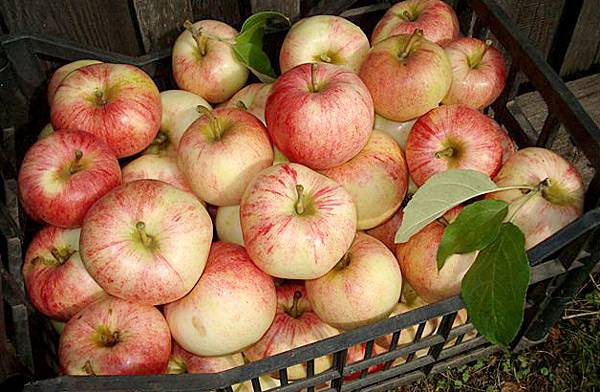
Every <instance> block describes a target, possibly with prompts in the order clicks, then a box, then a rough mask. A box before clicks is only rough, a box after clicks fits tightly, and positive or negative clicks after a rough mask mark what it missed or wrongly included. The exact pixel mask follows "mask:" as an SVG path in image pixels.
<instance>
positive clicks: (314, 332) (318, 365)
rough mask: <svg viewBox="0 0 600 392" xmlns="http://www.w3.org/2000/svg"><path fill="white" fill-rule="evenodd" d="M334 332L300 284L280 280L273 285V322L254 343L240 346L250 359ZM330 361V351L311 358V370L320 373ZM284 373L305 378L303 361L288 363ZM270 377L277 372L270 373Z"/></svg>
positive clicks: (311, 341) (322, 337)
mask: <svg viewBox="0 0 600 392" xmlns="http://www.w3.org/2000/svg"><path fill="white" fill-rule="evenodd" d="M337 334H339V331H338V330H337V329H335V328H333V327H331V326H329V325H327V324H325V323H324V322H323V321H321V320H320V319H319V317H318V316H317V315H316V314H315V313H314V312H313V311H312V306H311V303H310V302H309V300H308V299H307V298H306V291H305V289H304V286H303V285H302V284H298V283H289V284H283V285H281V286H279V287H277V313H276V314H275V319H274V320H273V323H272V324H271V326H270V327H269V329H268V331H267V332H266V333H265V334H264V336H263V337H262V338H261V339H260V340H259V341H258V342H257V343H255V344H254V345H252V346H251V347H249V348H247V349H245V350H244V355H245V356H246V358H247V359H249V360H250V361H259V360H261V359H263V358H266V357H270V356H273V355H277V354H280V353H282V352H285V351H289V350H292V349H294V348H296V347H300V346H304V345H307V344H310V343H314V342H317V341H319V340H323V339H326V338H329V337H331V336H335V335H337ZM331 365H332V357H331V355H326V356H322V357H319V358H317V359H315V364H314V372H315V374H319V373H322V372H324V371H325V370H327V369H329V368H331ZM287 374H288V378H289V379H290V380H299V379H302V378H305V377H306V365H305V364H299V365H294V366H291V367H289V368H288V369H287ZM273 377H277V378H278V377H279V375H278V374H273Z"/></svg>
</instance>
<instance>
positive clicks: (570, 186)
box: [487, 147, 585, 249]
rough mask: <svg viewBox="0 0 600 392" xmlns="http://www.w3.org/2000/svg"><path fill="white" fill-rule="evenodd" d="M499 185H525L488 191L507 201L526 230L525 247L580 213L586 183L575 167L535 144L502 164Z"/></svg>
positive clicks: (513, 219) (514, 219)
mask: <svg viewBox="0 0 600 392" xmlns="http://www.w3.org/2000/svg"><path fill="white" fill-rule="evenodd" d="M494 182H495V183H496V184H497V185H498V186H509V185H524V186H531V187H533V190H530V191H525V190H522V191H521V190H518V189H517V190H509V191H502V192H495V193H492V194H489V195H487V197H488V198H491V199H497V200H504V201H506V202H507V203H510V206H509V208H508V216H509V217H511V222H512V223H514V224H515V225H517V226H518V227H519V229H521V231H522V232H523V234H525V248H527V249H529V248H532V247H534V246H535V245H537V244H539V243H540V242H542V241H543V240H545V239H546V238H548V237H550V236H551V235H552V234H554V233H556V232H557V231H558V230H560V229H562V228H563V227H565V226H566V225H567V224H569V223H571V222H572V221H574V220H575V219H577V218H578V217H579V216H581V214H582V213H583V199H584V192H585V187H584V184H583V181H582V179H581V175H580V174H579V172H578V171H577V169H576V168H575V167H574V166H573V165H571V164H570V163H569V162H567V161H566V160H564V159H563V158H562V157H561V156H559V155H557V154H556V153H554V152H552V151H550V150H547V149H544V148H538V147H529V148H524V149H522V150H519V151H517V152H516V153H515V154H514V155H513V156H512V157H511V158H510V159H509V160H508V161H507V162H506V163H505V164H504V166H502V168H501V169H500V171H499V172H498V174H497V175H496V177H494Z"/></svg>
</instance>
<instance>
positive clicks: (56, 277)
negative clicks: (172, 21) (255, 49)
mask: <svg viewBox="0 0 600 392" xmlns="http://www.w3.org/2000/svg"><path fill="white" fill-rule="evenodd" d="M236 34H237V32H236V31H235V30H234V29H233V28H231V27H230V26H228V25H226V24H224V23H222V22H218V21H214V20H203V21H200V22H197V23H194V24H191V23H187V24H186V30H185V31H184V32H183V33H182V34H181V36H180V37H179V38H178V40H177V42H176V43H175V46H174V48H173V58H172V61H173V76H174V79H175V81H176V83H177V85H178V86H179V87H180V88H181V90H170V91H164V92H162V93H160V92H159V91H158V89H157V87H156V86H155V84H154V83H153V81H152V79H151V78H150V77H149V76H148V75H147V74H145V73H144V72H143V71H142V70H140V69H138V68H136V67H134V66H131V65H124V64H107V63H100V62H98V61H92V60H81V61H77V62H74V63H71V64H68V65H65V66H63V67H62V68H59V69H58V70H57V71H56V72H55V73H54V75H53V76H52V79H51V80H50V83H49V87H48V99H49V103H50V106H51V127H48V128H47V129H45V131H44V134H43V135H41V137H40V139H39V140H38V141H37V142H36V143H35V144H34V145H33V146H32V147H31V148H30V149H29V150H28V152H27V154H26V155H25V157H24V160H23V164H22V166H21V169H20V173H19V192H20V199H21V202H22V206H23V208H24V209H25V211H26V212H27V214H28V215H29V216H30V217H31V218H32V219H34V220H36V221H39V222H40V223H43V224H45V226H44V227H43V228H42V229H41V230H40V231H39V233H38V234H37V235H36V236H35V238H34V239H33V241H32V242H31V244H30V246H29V248H28V250H27V254H26V257H25V263H24V266H23V275H24V279H25V283H26V287H27V290H28V293H29V297H30V299H31V301H32V303H33V304H34V306H35V307H36V308H37V309H38V310H39V311H40V312H41V313H43V314H44V315H46V316H48V317H49V318H51V319H53V320H55V321H58V322H63V323H66V325H64V330H63V331H62V334H61V337H60V344H59V361H60V365H61V369H62V372H64V374H69V375H117V374H148V373H164V372H170V373H181V372H192V373H195V372H200V373H202V372H204V373H205V372H218V371H222V370H226V369H229V368H232V367H235V366H240V365H242V364H243V363H244V361H256V360H260V359H262V358H265V357H267V356H271V355H274V354H278V353H281V352H284V351H286V350H290V349H293V348H295V347H299V346H302V345H305V344H309V343H312V342H315V341H318V340H321V339H325V338H328V337H331V336H334V335H336V334H339V333H340V332H341V331H343V330H350V329H354V328H357V327H361V326H364V325H367V324H370V323H373V322H376V321H378V320H381V319H384V318H386V317H389V316H393V315H397V314H400V313H403V312H406V311H409V310H411V309H414V308H415V307H417V306H422V305H423V304H426V303H431V302H435V301H439V300H441V299H443V298H448V297H450V296H453V295H457V294H458V293H459V291H460V282H461V279H462V277H463V276H464V274H465V272H466V271H467V269H468V268H469V266H470V265H471V264H472V262H473V260H474V257H475V256H474V255H475V253H470V254H461V255H458V254H457V255H453V256H451V257H450V258H449V259H448V261H447V262H446V263H445V265H444V267H443V268H442V269H441V270H440V271H438V270H437V268H436V261H435V259H436V251H437V247H438V246H439V243H440V239H441V236H442V234H443V231H444V225H446V224H447V223H448V222H451V221H452V220H453V219H454V218H455V217H456V216H457V214H458V213H459V212H460V208H456V209H453V210H452V211H450V212H448V213H447V214H446V215H445V216H444V218H443V219H440V220H439V221H436V222H434V223H432V224H430V225H428V226H427V227H425V228H424V229H423V230H422V231H420V232H419V233H417V234H416V235H414V236H413V237H412V238H411V239H410V240H409V241H408V242H406V243H404V244H398V245H397V244H395V243H394V235H395V233H396V231H397V229H398V227H399V226H400V224H401V222H402V208H401V206H402V203H403V201H404V200H405V198H406V196H407V193H414V192H415V190H416V189H417V188H418V187H420V186H421V185H423V184H424V183H425V182H426V181H427V180H428V179H429V178H430V177H431V176H432V175H434V174H436V173H439V172H441V171H444V170H447V169H449V168H464V169H473V170H478V171H481V172H483V173H485V174H486V175H488V176H490V177H491V178H493V179H494V180H495V181H496V182H497V183H498V184H499V185H511V184H530V185H537V184H539V183H540V182H542V181H545V184H546V185H547V186H546V187H545V188H544V191H543V192H541V193H539V194H538V195H536V196H535V199H533V200H529V201H528V205H527V208H520V209H519V216H517V217H515V219H514V220H513V222H514V223H515V224H516V225H518V226H519V227H520V228H521V230H522V231H523V232H524V233H525V236H526V239H527V244H526V246H527V247H528V248H530V247H532V246H534V245H536V244H537V243H539V242H540V241H542V240H543V239H545V238H547V237H548V236H550V235H551V234H553V233H555V232H556V231H557V230H559V229H560V228H562V227H563V226H565V225H566V224H567V223H569V222H571V221H572V220H574V219H575V218H576V217H577V216H579V215H580V214H581V212H582V203H583V184H582V180H581V178H580V176H579V174H578V173H577V171H576V170H575V169H574V168H573V167H572V166H571V165H570V164H569V163H568V162H566V161H565V160H564V159H562V158H561V157H559V156H558V155H556V154H554V153H553V152H551V151H549V150H545V149H541V148H526V149H523V150H520V151H517V150H516V147H515V145H514V143H513V142H512V140H511V139H510V137H509V136H508V134H507V133H506V132H505V130H504V129H503V128H501V127H500V126H499V125H498V124H497V123H495V122H494V121H493V120H492V119H491V118H490V117H488V116H487V115H485V114H483V113H482V112H481V110H482V109H484V108H486V107H487V106H489V105H490V104H491V103H492V102H493V101H494V100H495V99H496V98H497V97H498V96H499V94H500V93H501V91H502V89H503V87H504V83H505V78H506V70H505V65H504V60H503V58H502V56H501V54H500V52H499V51H498V50H497V49H496V48H494V47H493V46H492V45H491V42H483V41H480V40H478V39H474V38H468V37H460V33H459V26H458V20H457V17H456V15H455V13H454V11H453V10H452V8H450V7H449V6H448V5H446V4H445V3H443V2H442V1H438V0H407V1H403V2H400V3H398V4H396V5H394V6H393V7H392V8H390V10H389V11H388V12H387V13H386V14H385V16H384V17H383V19H382V20H381V21H380V22H379V24H378V25H377V27H376V28H375V30H374V33H373V36H372V38H371V42H370V43H369V40H368V39H367V37H366V36H365V34H364V33H363V32H362V31H361V29H360V28H359V27H357V26H355V25H354V24H352V23H351V22H349V21H348V20H346V19H343V18H340V17H337V16H329V15H320V16H314V17H310V18H306V19H303V20H300V21H299V22H297V23H296V24H294V25H293V27H292V28H291V30H290V31H289V33H288V34H287V36H286V38H285V40H284V42H283V45H282V47H281V55H280V58H279V63H280V68H281V71H282V72H283V74H282V75H281V76H280V77H279V78H278V79H277V80H276V82H275V83H274V84H258V83H255V84H250V85H248V86H246V87H244V85H245V84H246V82H247V79H248V75H249V71H248V68H246V67H245V66H243V65H242V64H240V63H239V62H238V60H237V59H236V57H235V56H234V54H233V53H232V49H231V47H230V44H229V43H230V41H231V40H232V39H234V38H235V36H236ZM211 105H217V107H216V108H213V107H212V106H211ZM52 129H54V130H55V131H54V132H53V131H52ZM140 153H142V154H141V155H140ZM128 157H133V158H129V159H126V160H122V161H121V162H119V159H123V158H128ZM288 160H289V162H288ZM409 184H410V187H409ZM409 188H410V189H409ZM521 195H522V193H521V191H520V190H514V191H504V192H498V193H496V194H492V195H491V197H495V198H498V199H503V200H506V201H508V202H511V201H512V200H515V199H518V200H522V199H521V198H519V197H520V196H521ZM512 207H513V205H511V208H512ZM515 208H517V207H516V206H515ZM207 211H208V212H207ZM209 212H210V214H209ZM213 220H214V225H215V226H216V232H217V237H218V238H214V236H213ZM403 279H404V283H405V284H404V286H405V287H404V292H403V293H402V286H403ZM406 283H408V285H410V286H411V287H412V288H413V289H414V292H416V296H418V297H416V298H415V295H414V294H409V290H408V289H407V287H409V286H408V285H407V284H406ZM401 294H402V295H401ZM459 316H460V317H459V318H458V319H457V322H459V323H460V322H465V320H466V314H464V312H461V313H460V314H459ZM435 323H436V320H431V321H430V322H429V323H428V326H427V328H426V329H425V331H424V334H425V335H426V334H430V333H432V332H433V331H434V330H435V328H436V325H435ZM414 334H415V331H414V330H412V329H408V330H406V331H404V332H403V333H402V337H401V341H400V344H403V343H408V342H410V341H411V340H412V338H413V337H414ZM389 344H390V337H383V338H381V339H379V340H378V341H377V344H376V345H375V347H374V354H377V353H380V352H383V351H385V350H387V347H388V346H389ZM364 354H365V345H364V344H363V345H359V346H356V347H353V348H351V349H350V350H349V351H348V362H353V361H356V360H359V359H361V358H362V356H364ZM331 365H332V358H331V356H326V357H323V358H319V359H317V360H316V362H315V371H316V372H321V371H323V370H325V369H328V368H329V367H331ZM376 370H378V368H377V367H374V368H372V369H371V371H376ZM275 376H276V375H275ZM305 376H306V369H305V367H304V366H303V365H298V366H295V367H292V368H290V369H288V377H289V379H290V380H295V379H298V378H302V377H305ZM262 381H263V383H265V385H263V388H266V387H267V386H269V385H273V386H277V385H278V384H277V383H276V382H275V380H273V379H270V378H268V377H264V378H263V380H262ZM272 383H274V384H272ZM242 387H244V388H248V386H247V385H246V386H244V385H242V386H240V388H242Z"/></svg>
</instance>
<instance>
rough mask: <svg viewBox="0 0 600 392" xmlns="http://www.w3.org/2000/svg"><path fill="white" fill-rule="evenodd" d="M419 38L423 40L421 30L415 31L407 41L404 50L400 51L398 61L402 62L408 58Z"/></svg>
mask: <svg viewBox="0 0 600 392" xmlns="http://www.w3.org/2000/svg"><path fill="white" fill-rule="evenodd" d="M421 38H423V30H421V29H415V31H413V33H412V34H411V35H410V38H409V39H408V42H407V43H406V45H405V46H404V49H402V52H400V59H401V60H404V59H405V58H407V57H408V55H409V54H410V51H411V50H412V48H413V46H415V44H416V43H417V42H418V41H420V40H421Z"/></svg>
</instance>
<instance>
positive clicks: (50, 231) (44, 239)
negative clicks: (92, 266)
mask: <svg viewBox="0 0 600 392" xmlns="http://www.w3.org/2000/svg"><path fill="white" fill-rule="evenodd" d="M79 232H80V230H79V229H61V228H58V227H55V226H46V227H44V228H43V229H42V230H40V231H39V232H38V233H37V234H36V235H35V237H33V240H31V243H30V244H29V248H27V254H26V255H25V261H24V263H23V279H24V280H25V287H26V288H27V293H28V294H29V299H30V300H31V303H32V304H33V306H35V308H36V309H37V310H39V311H40V312H41V313H43V314H44V315H46V316H48V317H51V318H53V319H55V320H58V321H68V320H69V319H70V318H71V317H73V315H75V314H76V313H78V312H79V311H81V310H83V308H85V307H86V306H87V305H89V304H91V303H92V302H94V301H96V300H98V299H100V298H102V297H103V296H104V295H106V294H105V293H104V290H102V288H101V287H100V286H98V283H96V281H94V279H92V277H91V276H90V274H89V273H88V272H87V270H86V269H85V266H84V265H83V263H82V262H81V258H80V256H79Z"/></svg>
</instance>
